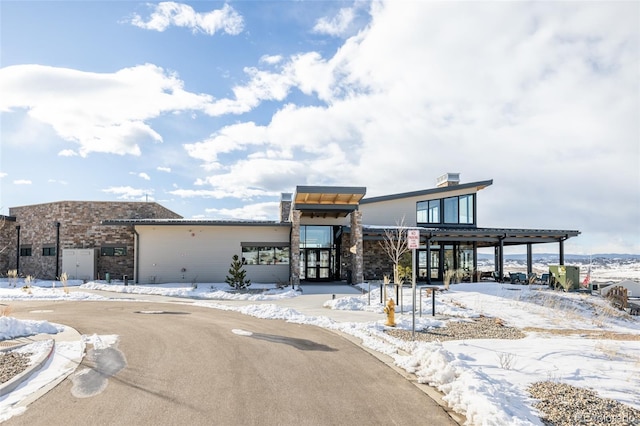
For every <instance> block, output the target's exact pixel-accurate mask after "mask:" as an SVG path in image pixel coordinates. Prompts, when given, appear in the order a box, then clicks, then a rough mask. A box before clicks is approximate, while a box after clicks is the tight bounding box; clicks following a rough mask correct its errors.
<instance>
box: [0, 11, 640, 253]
mask: <svg viewBox="0 0 640 426" xmlns="http://www.w3.org/2000/svg"><path fill="white" fill-rule="evenodd" d="M0 16H1V22H0V26H1V39H0V41H1V51H0V112H1V114H2V115H1V118H2V123H1V124H2V125H1V127H0V129H1V133H0V137H1V143H2V145H1V147H2V149H1V151H0V155H1V158H0V185H1V191H0V207H1V208H2V210H1V211H0V213H2V214H8V208H9V207H13V206H20V205H26V204H35V203H43V202H51V201H61V200H141V201H145V200H149V201H152V200H153V201H157V202H159V203H161V204H163V205H164V206H166V207H168V208H170V209H172V210H174V211H175V212H177V213H179V214H181V215H183V216H184V217H187V218H192V217H193V218H205V217H206V218H217V219H228V218H247V219H277V217H278V209H277V206H278V200H279V197H280V193H282V192H293V191H294V189H295V186H296V185H358V186H366V187H367V195H368V196H377V195H386V194H393V193H398V192H405V191H414V190H420V189H426V188H432V187H433V186H434V185H435V179H436V178H437V177H438V176H440V175H441V174H443V173H445V172H459V173H460V174H461V175H460V177H461V181H462V182H471V181H477V180H485V179H493V180H494V184H493V185H492V186H490V187H489V188H487V189H485V190H483V191H481V192H480V194H479V200H478V209H479V212H478V215H479V226H486V227H491V226H495V227H513V228H543V229H577V230H580V231H582V235H581V236H580V237H579V238H575V239H572V240H569V242H568V243H567V246H566V249H567V250H568V252H569V253H584V254H589V253H603V252H618V253H640V171H639V170H640V152H639V150H640V124H639V123H640V119H639V116H640V72H639V70H640V61H639V57H640V53H639V52H640V46H639V40H640V3H638V2H635V1H628V2H608V1H602V2H597V1H591V2H552V1H551V2H533V3H529V2H436V1H425V2H417V1H411V2H409V1H389V2H386V1H375V2H367V1H356V2H337V1H268V0H267V1H231V2H227V3H223V2H214V1H197V2H191V3H174V2H160V3H149V2H133V1H104V2H100V1H91V2H78V1H55V2H53V1H41V2H31V1H2V2H1V3H0ZM538 251H540V250H538ZM542 251H552V252H553V251H557V248H556V247H549V246H547V247H545V248H543V249H542Z"/></svg>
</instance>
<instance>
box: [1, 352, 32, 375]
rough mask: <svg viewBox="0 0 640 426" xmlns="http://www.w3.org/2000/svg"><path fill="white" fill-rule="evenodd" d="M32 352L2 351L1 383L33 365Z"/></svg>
mask: <svg viewBox="0 0 640 426" xmlns="http://www.w3.org/2000/svg"><path fill="white" fill-rule="evenodd" d="M31 355H33V354H31V353H21V352H14V351H9V352H0V383H5V382H8V381H9V380H11V379H13V378H14V377H15V376H17V375H18V374H20V373H22V372H23V371H24V370H26V369H27V368H28V367H29V366H30V365H31V358H30V357H31Z"/></svg>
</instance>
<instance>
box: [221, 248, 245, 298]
mask: <svg viewBox="0 0 640 426" xmlns="http://www.w3.org/2000/svg"><path fill="white" fill-rule="evenodd" d="M246 275H247V272H246V271H245V270H244V268H243V267H242V261H241V260H240V258H238V255H237V254H234V255H233V260H232V261H231V267H230V268H229V275H227V277H226V279H225V280H224V281H225V282H226V283H227V284H229V285H230V286H231V287H233V288H235V289H236V290H243V289H245V288H247V287H249V286H250V285H251V281H250V280H247V279H246Z"/></svg>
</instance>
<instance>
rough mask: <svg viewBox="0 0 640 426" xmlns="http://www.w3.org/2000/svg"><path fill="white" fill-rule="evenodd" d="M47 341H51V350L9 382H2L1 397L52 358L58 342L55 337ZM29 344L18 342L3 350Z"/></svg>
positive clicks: (7, 350) (10, 349)
mask: <svg viewBox="0 0 640 426" xmlns="http://www.w3.org/2000/svg"><path fill="white" fill-rule="evenodd" d="M47 341H48V342H50V345H51V346H50V348H49V350H47V351H45V352H44V353H43V354H42V355H41V356H40V357H39V358H38V359H37V360H36V361H35V362H34V363H33V364H32V365H30V366H29V367H28V368H27V369H26V370H24V371H23V372H22V373H20V374H18V375H17V376H15V377H14V378H12V379H11V380H9V381H8V382H5V383H2V384H1V385H0V398H1V397H3V396H5V395H7V394H9V393H11V392H12V391H14V390H15V389H16V388H17V387H18V386H20V385H21V384H22V383H23V382H24V381H26V380H27V379H28V378H29V377H31V376H32V375H33V374H34V373H36V372H37V371H39V370H40V369H41V368H42V367H43V366H44V364H45V363H46V362H47V361H48V360H49V358H51V355H53V352H54V351H55V348H56V342H55V340H54V339H48V340H47ZM28 344H29V343H23V344H18V345H16V346H13V347H10V348H6V349H3V350H2V352H9V351H12V350H15V349H18V348H22V347H24V346H26V345H28Z"/></svg>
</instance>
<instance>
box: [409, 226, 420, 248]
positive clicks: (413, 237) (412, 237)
mask: <svg viewBox="0 0 640 426" xmlns="http://www.w3.org/2000/svg"><path fill="white" fill-rule="evenodd" d="M407 239H408V248H409V250H414V249H417V248H418V247H420V230H418V229H409V230H408V231H407Z"/></svg>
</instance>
